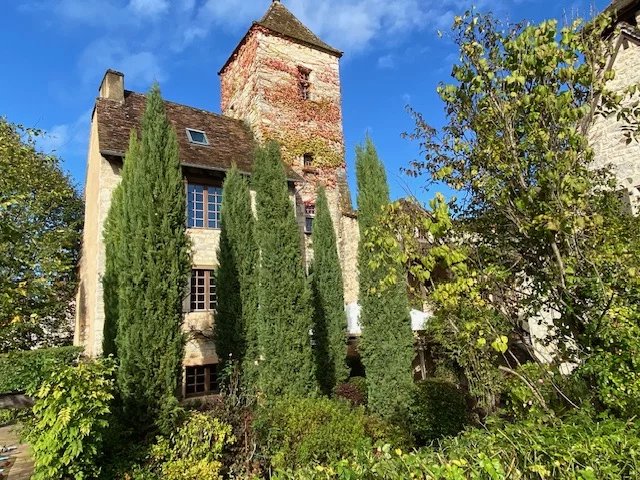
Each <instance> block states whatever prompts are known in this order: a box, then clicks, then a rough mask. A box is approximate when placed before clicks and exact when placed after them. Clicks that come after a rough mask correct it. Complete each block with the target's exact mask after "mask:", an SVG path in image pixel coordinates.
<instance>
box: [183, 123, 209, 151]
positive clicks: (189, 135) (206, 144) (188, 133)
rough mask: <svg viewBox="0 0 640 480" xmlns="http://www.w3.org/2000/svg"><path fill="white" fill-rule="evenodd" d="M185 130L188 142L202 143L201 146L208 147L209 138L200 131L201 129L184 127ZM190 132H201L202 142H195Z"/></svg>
mask: <svg viewBox="0 0 640 480" xmlns="http://www.w3.org/2000/svg"><path fill="white" fill-rule="evenodd" d="M185 131H186V132H187V139H188V140H189V143H193V144H194V145H202V146H203V147H208V146H209V145H210V144H209V138H208V137H207V134H206V132H204V131H202V130H197V129H195V128H188V127H187V128H185ZM191 132H193V133H201V134H202V136H203V137H204V143H203V142H197V141H195V140H194V139H193V136H192V135H191Z"/></svg>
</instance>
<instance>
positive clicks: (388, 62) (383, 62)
mask: <svg viewBox="0 0 640 480" xmlns="http://www.w3.org/2000/svg"><path fill="white" fill-rule="evenodd" d="M395 65H396V62H395V59H394V58H393V55H391V54H388V55H383V56H382V57H380V58H378V68H383V69H390V68H394V67H395Z"/></svg>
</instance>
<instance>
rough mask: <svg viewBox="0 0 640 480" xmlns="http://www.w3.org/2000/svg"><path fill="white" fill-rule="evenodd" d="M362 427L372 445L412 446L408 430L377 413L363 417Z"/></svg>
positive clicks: (403, 447)
mask: <svg viewBox="0 0 640 480" xmlns="http://www.w3.org/2000/svg"><path fill="white" fill-rule="evenodd" d="M364 429H365V432H366V434H367V436H368V437H369V438H370V439H371V442H372V443H373V445H374V446H382V445H391V446H393V448H402V449H408V448H411V447H413V446H414V442H413V438H412V436H411V433H410V432H409V430H408V429H407V428H405V427H401V426H399V425H396V424H394V423H391V422H390V421H388V420H385V419H383V418H380V417H378V416H377V415H367V416H366V417H365V423H364Z"/></svg>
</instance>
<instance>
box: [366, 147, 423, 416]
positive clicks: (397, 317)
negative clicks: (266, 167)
mask: <svg viewBox="0 0 640 480" xmlns="http://www.w3.org/2000/svg"><path fill="white" fill-rule="evenodd" d="M356 174H357V179H358V222H359V226H360V232H361V238H360V244H359V246H358V272H359V282H360V304H361V306H362V311H361V315H360V324H361V325H362V336H361V338H360V343H359V349H360V353H361V357H362V363H363V365H364V367H365V371H366V374H367V386H368V389H369V408H370V409H371V410H372V411H373V412H374V413H376V414H378V415H380V416H382V417H384V418H388V419H391V418H402V417H403V416H404V412H405V410H406V408H407V406H408V404H409V398H410V391H411V386H412V383H413V378H412V374H411V362H412V360H413V357H414V351H413V332H412V331H411V321H410V319H409V304H408V299H407V293H406V289H405V281H404V269H403V266H402V265H401V263H400V262H399V261H398V260H397V259H393V258H391V257H387V258H386V259H385V261H382V262H380V261H378V255H377V254H378V251H379V249H380V247H379V245H378V244H377V243H376V238H375V237H374V228H373V227H375V226H376V225H377V224H378V222H379V221H380V216H381V213H382V208H383V207H384V206H385V205H386V204H388V203H389V187H388V185H387V177H386V173H385V171H384V167H383V165H382V162H381V161H380V160H379V158H378V155H377V153H376V150H375V147H374V145H373V142H372V141H371V139H370V138H367V139H366V142H365V145H364V146H360V147H358V148H357V150H356Z"/></svg>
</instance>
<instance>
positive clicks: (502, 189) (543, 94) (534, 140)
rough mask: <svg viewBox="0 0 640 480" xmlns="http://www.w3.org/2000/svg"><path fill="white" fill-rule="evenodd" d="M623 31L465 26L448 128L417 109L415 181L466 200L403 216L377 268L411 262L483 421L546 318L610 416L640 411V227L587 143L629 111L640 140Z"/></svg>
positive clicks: (465, 19)
mask: <svg viewBox="0 0 640 480" xmlns="http://www.w3.org/2000/svg"><path fill="white" fill-rule="evenodd" d="M610 21H611V19H610V18H608V17H606V16H601V17H598V18H596V19H594V20H593V21H592V22H590V23H589V24H588V27H587V26H586V25H585V24H584V23H582V22H579V21H578V22H575V23H573V24H571V25H566V26H563V27H559V25H558V22H557V21H555V20H550V21H545V22H542V23H540V24H538V25H532V24H519V25H515V26H512V25H510V26H505V25H502V24H501V23H500V22H497V21H496V20H495V19H493V17H491V16H482V15H478V14H476V13H475V12H473V11H472V12H467V13H466V14H465V15H463V16H462V17H458V18H456V21H455V22H454V27H453V30H454V39H455V41H456V43H457V45H458V47H459V50H460V60H459V62H458V63H457V64H456V65H454V67H453V74H452V75H453V82H452V83H451V84H449V85H441V86H440V87H439V89H438V92H439V94H440V97H441V98H442V100H443V101H444V103H445V108H446V112H447V117H448V122H447V124H446V125H445V126H444V127H443V128H442V129H441V130H440V131H436V130H435V129H434V128H432V127H431V126H429V124H428V123H427V122H426V121H425V119H424V118H423V117H422V116H421V115H419V114H415V119H416V130H415V131H414V133H413V134H412V135H409V136H410V137H412V138H415V139H417V140H419V141H420V143H421V146H422V149H423V154H424V158H423V159H422V160H420V161H418V162H414V163H412V165H411V167H410V170H409V173H410V174H413V175H420V174H426V175H427V176H428V177H429V181H440V182H443V183H444V184H445V185H446V186H448V187H449V188H452V189H457V190H460V191H461V192H462V196H463V197H464V201H460V202H457V201H452V203H451V205H452V208H453V215H450V214H449V209H448V206H447V204H446V203H445V202H444V199H443V198H442V197H436V199H434V201H433V202H432V203H431V205H430V209H424V208H422V207H421V206H420V205H417V204H415V203H414V204H413V205H409V206H407V205H398V206H397V207H391V208H389V209H387V212H386V215H385V216H384V220H383V221H382V225H383V226H382V227H380V228H379V229H378V230H377V232H376V235H375V236H374V237H373V238H374V240H375V241H376V245H377V246H378V247H380V250H381V251H382V254H381V255H379V256H378V257H377V259H376V260H375V261H374V262H375V263H384V261H387V260H388V259H389V258H391V259H396V260H399V261H401V262H402V263H403V264H405V266H406V267H407V269H408V271H409V284H410V286H411V287H412V289H413V291H414V292H416V293H417V294H418V295H419V296H420V297H421V299H422V300H427V301H429V302H430V303H431V304H432V306H433V307H434V310H435V318H434V320H433V321H432V322H431V323H430V328H431V329H432V331H431V332H430V333H431V334H432V336H433V337H434V339H435V340H436V342H437V343H438V344H439V345H438V348H439V351H440V352H441V353H442V354H444V355H445V356H446V357H448V359H449V360H451V361H453V362H454V363H455V364H457V365H458V366H459V367H461V368H462V370H463V372H464V376H465V377H466V378H465V380H467V382H468V384H469V390H470V392H471V394H472V395H473V396H474V397H475V399H476V401H477V406H478V407H479V410H480V411H482V412H483V413H487V412H491V411H493V410H495V409H496V408H497V406H498V403H499V402H498V394H499V392H500V390H501V388H502V385H501V384H502V383H503V381H504V374H503V372H501V371H500V370H499V368H500V367H504V366H505V364H506V367H507V370H509V369H510V370H512V371H513V368H515V367H516V366H517V365H518V363H519V362H518V360H517V359H518V358H527V357H528V358H535V355H536V352H535V349H536V348H537V347H539V345H535V343H534V342H532V337H531V335H530V334H529V331H528V328H527V327H528V325H532V324H535V323H538V324H540V323H542V324H544V323H545V322H548V325H549V329H548V335H547V336H546V338H545V339H544V340H543V341H542V342H541V343H545V344H547V345H543V346H549V345H553V351H554V362H555V363H556V364H557V365H560V364H562V363H564V362H570V363H575V364H582V365H583V367H582V368H581V373H582V374H583V375H584V376H585V378H587V381H588V382H590V383H591V384H592V385H594V387H596V388H595V390H596V392H597V394H598V397H599V401H600V403H601V404H602V405H604V406H606V407H608V408H611V409H613V410H614V411H616V412H618V413H620V414H623V415H633V414H635V413H636V412H637V409H636V408H635V407H634V405H637V404H638V402H637V399H638V392H640V389H639V388H638V385H640V382H639V381H638V379H639V378H640V377H639V375H640V370H639V369H638V363H637V358H639V357H638V351H639V350H638V348H639V347H640V341H638V338H639V337H638V333H639V332H638V330H637V329H638V324H639V322H638V319H639V318H640V316H639V315H638V313H639V312H638V311H637V305H638V299H639V298H640V296H639V295H638V293H639V292H640V289H639V288H638V287H639V285H638V276H637V274H635V272H637V271H638V268H639V267H640V265H638V258H640V255H638V254H639V253H640V244H639V243H638V236H637V231H638V229H637V222H638V220H637V219H634V218H632V217H631V216H630V214H629V212H627V211H625V209H624V207H623V205H622V204H621V202H620V200H619V199H618V198H616V195H614V194H612V192H613V191H614V190H615V188H616V186H615V182H614V181H613V179H612V176H611V175H610V172H609V171H607V170H606V169H602V170H599V169H597V168H594V164H593V159H594V157H593V150H592V149H591V148H590V146H589V142H588V133H589V130H590V128H592V127H593V125H594V119H596V118H598V117H610V116H613V115H615V116H616V118H617V120H619V121H620V127H621V129H620V130H621V133H620V135H621V138H626V140H627V141H628V142H630V141H631V140H632V139H633V138H634V137H636V136H637V134H638V127H639V125H640V124H639V122H638V113H639V111H638V108H637V106H636V105H635V104H634V102H632V101H629V99H630V98H631V97H633V95H634V94H635V93H636V92H637V90H638V87H637V86H636V85H632V86H630V87H628V88H625V89H621V90H619V91H616V92H613V91H610V90H609V88H608V85H609V84H608V83H607V82H608V81H609V80H611V79H612V78H613V77H614V72H612V71H611V70H610V69H609V59H610V55H611V51H610V47H611V45H610V43H609V42H603V41H602V38H603V37H604V32H605V31H606V29H607V28H609V26H610ZM594 99H597V100H594ZM452 216H453V217H455V218H456V221H455V222H454V221H452V219H451V217H452ZM389 280H391V281H393V275H390V276H389V275H388V276H386V277H385V278H383V283H384V282H385V281H387V282H388V281H389ZM511 367H513V368H511Z"/></svg>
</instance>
